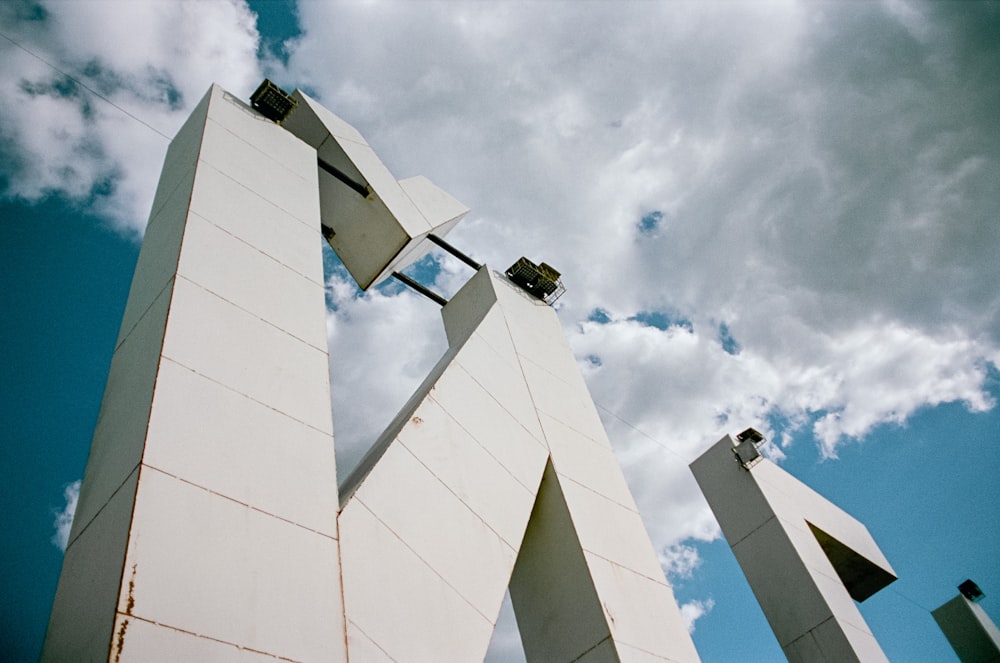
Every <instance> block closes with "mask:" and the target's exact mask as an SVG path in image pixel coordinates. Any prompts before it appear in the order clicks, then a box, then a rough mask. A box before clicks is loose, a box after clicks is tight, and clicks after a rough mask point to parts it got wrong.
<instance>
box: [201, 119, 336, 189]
mask: <svg viewBox="0 0 1000 663" xmlns="http://www.w3.org/2000/svg"><path fill="white" fill-rule="evenodd" d="M260 119H262V120H263V118H260ZM265 121H266V120H265ZM209 123H211V124H214V125H215V126H216V127H218V128H219V129H220V130H222V131H225V132H226V133H227V134H229V135H230V136H233V137H234V138H236V139H237V140H239V141H240V142H241V143H243V144H244V145H247V146H248V147H250V148H251V149H252V150H253V151H254V152H257V153H258V154H260V155H261V156H262V157H263V158H264V159H265V160H266V161H267V162H269V163H270V165H271V166H272V167H275V166H276V167H278V168H281V169H282V170H284V171H287V172H289V173H291V175H292V176H293V177H295V179H297V180H302V181H303V182H305V183H306V184H312V182H310V181H309V180H308V179H307V178H304V177H302V176H301V175H299V174H298V173H297V172H295V171H294V170H292V169H291V168H289V167H288V166H287V165H285V164H283V163H281V162H280V161H278V160H277V159H275V158H274V155H273V154H268V153H267V152H265V151H264V150H262V149H260V147H258V146H257V144H256V143H251V142H250V141H248V140H247V139H246V138H244V137H243V136H242V135H240V134H238V133H236V132H235V131H232V130H231V129H229V128H228V127H226V125H224V124H222V123H221V122H219V121H218V120H216V119H215V118H214V117H212V114H211V112H210V113H209V115H208V121H207V122H206V123H205V125H206V126H205V132H206V133H207V132H208V124H209ZM272 126H273V125H272ZM284 133H285V135H287V136H288V137H289V138H293V139H296V142H300V143H302V144H303V145H306V143H304V142H303V141H302V140H301V139H298V138H297V137H296V136H293V135H291V134H289V133H288V132H284ZM307 147H309V149H310V150H311V151H312V152H314V153H315V150H314V149H312V147H311V146H308V145H307ZM199 158H200V153H199ZM201 160H202V161H205V163H208V164H211V163H212V162H211V161H207V160H205V159H201ZM318 167H319V166H317V168H318Z"/></svg>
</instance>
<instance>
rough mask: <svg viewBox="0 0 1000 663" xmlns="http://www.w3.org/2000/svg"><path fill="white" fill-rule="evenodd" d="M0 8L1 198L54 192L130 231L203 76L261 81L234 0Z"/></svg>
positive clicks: (145, 207)
mask: <svg viewBox="0 0 1000 663" xmlns="http://www.w3.org/2000/svg"><path fill="white" fill-rule="evenodd" d="M0 17H2V19H3V21H2V23H3V25H4V26H9V27H5V29H4V33H5V34H7V35H8V37H9V39H2V40H0V115H2V117H3V118H4V121H3V123H2V124H0V145H2V146H3V150H4V155H5V160H4V164H3V165H2V166H0V195H4V196H5V197H14V198H19V199H22V200H26V201H36V200H39V199H42V198H44V197H45V196H48V195H58V196H62V197H65V198H68V199H69V200H70V201H72V202H73V203H75V204H77V205H78V206H79V207H80V208H82V209H84V210H86V211H88V212H91V213H94V214H98V215H101V216H102V217H104V218H106V219H108V221H109V222H110V223H112V224H113V225H114V226H115V227H117V228H118V229H120V230H122V231H123V232H127V233H130V234H133V235H135V236H139V235H141V232H142V230H143V228H144V227H145V224H146V218H147V216H148V214H149V206H150V204H151V202H152V198H153V191H154V189H155V186H156V179H157V176H158V175H159V169H160V166H161V164H162V163H163V155H164V153H165V152H166V148H167V142H168V140H167V138H165V136H167V137H169V136H172V135H173V134H174V133H175V132H176V131H177V129H178V128H179V127H180V125H181V123H182V122H183V121H184V119H185V118H186V117H187V115H188V113H189V112H190V111H191V109H192V108H193V107H194V105H195V104H196V103H197V102H198V100H199V99H200V98H201V96H202V95H203V94H204V93H205V91H206V90H207V89H208V86H209V85H210V84H211V83H212V82H213V81H217V82H219V83H220V84H222V85H223V86H225V87H228V88H229V89H232V90H233V91H234V92H238V93H241V94H243V93H246V94H249V92H250V91H252V90H253V87H252V86H253V85H255V84H256V83H259V82H260V78H261V75H260V71H261V69H260V67H261V63H259V62H258V60H257V53H256V51H257V44H258V35H257V29H256V25H255V17H254V15H253V14H252V13H251V12H250V11H249V10H248V9H247V7H246V5H245V4H244V3H242V2H238V1H236V0H232V1H217V2H176V3H147V2H131V3H121V2H110V1H108V2H102V1H94V2H82V3H81V2H39V3H27V2H15V3H4V5H3V6H2V7H0ZM11 40H13V41H11ZM15 42H16V44H15ZM91 90H93V92H92V91H91ZM95 92H96V93H97V94H94V93H95ZM97 95H100V96H101V97H104V98H106V99H107V100H108V101H110V102H111V103H107V102H106V101H104V100H102V99H101V98H99V97H98V96H97ZM112 104H113V105H112ZM116 106H117V107H116ZM136 118H138V119H139V120H141V122H140V121H137V119H136ZM147 125H148V126H147ZM161 134H163V135H161Z"/></svg>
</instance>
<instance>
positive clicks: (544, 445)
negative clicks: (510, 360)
mask: <svg viewBox="0 0 1000 663" xmlns="http://www.w3.org/2000/svg"><path fill="white" fill-rule="evenodd" d="M452 365H454V366H458V367H459V368H460V369H462V372H464V373H465V374H466V375H468V376H469V378H471V379H472V381H473V382H475V383H476V384H477V385H479V386H480V387H482V388H483V391H484V392H485V393H486V394H488V395H489V397H490V398H492V399H493V402H494V403H496V404H497V405H499V406H500V407H501V409H503V411H504V412H506V413H507V414H509V415H510V418H511V419H513V420H514V422H515V423H516V424H517V425H518V426H520V427H521V428H523V429H524V432H525V433H527V434H528V437H530V438H531V439H532V440H535V441H536V442H538V443H539V444H540V445H542V448H543V449H548V444H547V443H546V442H545V440H540V439H538V437H537V436H536V435H535V434H534V433H532V432H531V431H530V430H528V429H527V428H526V427H525V425H524V424H522V423H521V421H520V419H518V418H517V416H516V415H515V414H514V413H513V412H511V411H510V410H508V409H507V406H505V405H504V404H503V401H501V400H500V399H499V398H497V397H496V396H495V395H494V394H493V393H492V392H491V391H490V390H489V389H487V388H486V386H485V385H483V383H482V382H480V381H479V380H477V379H476V376H475V374H473V373H472V372H471V371H470V370H469V369H467V368H466V367H465V366H463V365H462V363H461V358H460V357H459V358H458V360H457V361H454V362H452ZM521 377H522V380H523V378H524V373H521ZM525 389H527V390H528V393H529V395H530V393H531V391H530V389H528V386H527V383H526V382H525ZM429 393H430V392H429ZM435 402H437V401H435ZM437 403H438V405H441V403H440V402H437ZM532 405H534V401H532ZM442 407H443V406H442ZM533 409H534V410H535V417H536V418H537V417H538V413H537V410H538V409H537V408H533ZM539 429H540V430H542V433H543V434H544V429H542V428H541V422H539Z"/></svg>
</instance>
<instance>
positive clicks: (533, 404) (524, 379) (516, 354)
mask: <svg viewBox="0 0 1000 663" xmlns="http://www.w3.org/2000/svg"><path fill="white" fill-rule="evenodd" d="M503 278H504V280H506V278H507V277H503ZM524 294H525V296H527V293H524ZM498 301H499V298H498ZM500 311H501V313H503V324H504V327H505V328H506V329H507V336H509V337H510V340H511V343H513V345H514V357H516V358H517V370H518V371H520V373H521V380H522V382H524V384H525V386H526V387H527V389H528V398H529V399H531V408H532V410H533V411H534V413H535V421H537V422H538V430H540V431H542V435H543V436H544V437H545V440H544V442H545V446H546V447H547V448H548V447H549V439H548V436H546V435H545V427H544V426H543V425H542V419H541V417H540V416H538V413H539V408H538V403H537V402H535V395H534V394H533V393H532V391H531V383H530V382H528V376H527V375H526V374H525V373H524V365H523V364H522V363H521V353H520V352H518V351H517V344H516V343H514V333H513V332H512V331H511V329H510V322H509V321H508V320H507V312H506V311H505V310H504V309H503V307H502V306H501V307H500Z"/></svg>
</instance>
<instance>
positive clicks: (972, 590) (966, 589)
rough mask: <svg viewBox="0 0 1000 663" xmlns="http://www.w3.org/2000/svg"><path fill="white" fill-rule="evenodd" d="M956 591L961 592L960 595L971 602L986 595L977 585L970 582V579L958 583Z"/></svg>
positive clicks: (977, 600) (975, 601)
mask: <svg viewBox="0 0 1000 663" xmlns="http://www.w3.org/2000/svg"><path fill="white" fill-rule="evenodd" d="M958 591H959V592H960V593H961V594H962V596H964V597H965V598H967V599H969V600H970V601H972V602H973V603H978V602H979V601H982V600H983V597H984V596H986V595H985V594H983V590H981V589H979V585H977V584H976V583H974V582H972V580H966V581H965V582H963V583H962V584H960V585H959V586H958Z"/></svg>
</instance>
